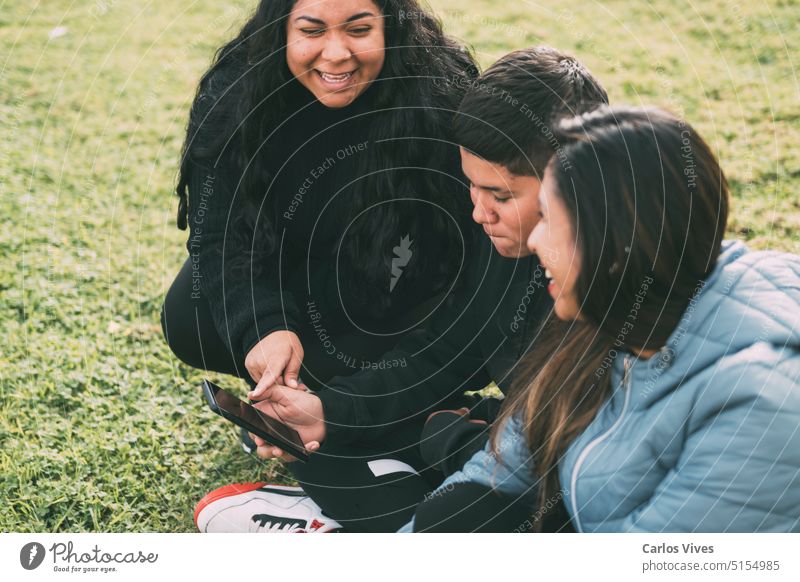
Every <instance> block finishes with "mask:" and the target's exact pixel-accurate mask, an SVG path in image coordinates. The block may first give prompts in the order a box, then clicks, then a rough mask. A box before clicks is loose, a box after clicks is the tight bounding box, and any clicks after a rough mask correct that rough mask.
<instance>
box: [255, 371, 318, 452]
mask: <svg viewBox="0 0 800 582" xmlns="http://www.w3.org/2000/svg"><path fill="white" fill-rule="evenodd" d="M253 406H255V407H256V408H258V409H259V410H260V411H261V412H263V413H264V414H266V415H267V416H270V417H272V418H274V419H275V420H279V421H280V422H282V423H283V424H285V425H287V426H289V427H290V428H293V429H294V430H296V431H297V432H298V434H299V435H300V439H301V440H302V441H303V444H304V445H305V447H306V449H307V450H308V451H312V452H313V451H316V450H318V449H319V447H320V444H321V443H322V441H324V440H325V414H324V412H323V410H322V401H321V400H320V399H319V397H317V396H314V395H313V394H311V393H310V392H305V391H303V390H296V389H292V388H289V387H287V386H280V385H274V386H272V387H270V388H268V389H267V390H266V391H265V393H264V400H262V401H260V402H256V403H255V404H254V405H253ZM253 440H254V441H255V443H256V446H257V447H258V448H257V449H256V454H257V455H258V456H259V457H260V458H261V459H272V458H279V459H282V460H284V461H296V460H297V459H295V458H294V457H292V456H291V455H288V454H286V453H284V452H283V450H282V449H281V448H280V447H276V446H274V445H271V444H269V443H267V442H266V441H265V440H263V439H261V438H260V437H257V436H255V435H253Z"/></svg>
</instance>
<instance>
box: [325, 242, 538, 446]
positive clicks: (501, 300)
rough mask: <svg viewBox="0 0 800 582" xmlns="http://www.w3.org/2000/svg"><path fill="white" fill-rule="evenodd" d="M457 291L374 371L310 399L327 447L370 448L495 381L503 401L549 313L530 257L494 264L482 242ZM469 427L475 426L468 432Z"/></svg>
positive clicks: (487, 245) (486, 244)
mask: <svg viewBox="0 0 800 582" xmlns="http://www.w3.org/2000/svg"><path fill="white" fill-rule="evenodd" d="M467 258H468V260H467V262H466V263H465V265H464V270H463V272H462V276H463V279H464V285H463V286H462V287H461V288H460V289H459V290H458V291H457V292H456V293H454V294H453V295H452V296H451V297H450V298H449V300H448V304H447V305H446V306H442V307H441V308H440V309H439V310H438V311H437V313H436V314H435V316H434V317H432V318H431V320H430V322H429V323H428V324H427V325H426V327H425V329H423V330H418V331H417V332H415V333H413V334H411V335H409V336H407V337H406V338H404V339H403V340H402V341H401V342H400V343H399V344H398V345H397V347H396V348H395V349H394V350H392V351H391V352H389V353H387V354H386V355H385V356H384V359H383V361H382V364H383V368H384V369H381V363H379V364H378V369H375V370H369V371H364V372H360V373H358V374H355V375H353V376H349V377H337V378H334V379H333V380H332V381H331V382H329V387H328V388H327V389H325V390H323V391H320V392H318V393H317V395H318V396H319V397H320V399H321V400H322V404H323V408H324V412H325V420H326V424H327V433H328V434H327V440H328V441H331V442H336V443H346V442H353V441H357V440H371V439H377V438H380V437H381V436H382V435H384V434H386V433H387V432H388V431H391V430H392V428H393V426H395V425H396V423H400V422H406V421H408V420H409V419H413V418H416V417H420V416H423V415H427V414H429V413H430V412H432V411H435V410H440V409H442V408H448V407H449V406H451V405H452V402H454V401H455V400H454V398H456V397H458V396H459V395H460V394H463V392H464V391H470V390H480V389H482V388H484V387H485V386H487V385H488V384H489V382H490V381H494V382H495V383H496V384H497V386H498V387H499V388H500V390H501V391H503V393H506V392H507V391H508V390H509V388H510V387H511V383H512V381H513V380H514V377H515V368H516V367H517V364H519V362H520V359H521V358H522V356H523V355H524V354H525V353H527V352H528V351H529V349H530V348H531V345H532V343H533V342H534V341H535V340H536V337H537V333H538V331H539V328H540V325H541V322H542V321H544V318H545V317H546V315H547V314H548V313H549V312H550V310H551V309H552V305H553V302H552V299H551V298H550V296H549V294H548V293H547V288H546V287H547V284H546V281H545V277H544V268H543V267H542V266H541V265H540V263H539V261H538V258H537V257H535V256H532V257H527V258H523V259H508V258H504V257H502V256H500V255H499V254H498V253H497V252H496V251H495V250H494V247H493V245H492V243H491V241H490V240H489V238H488V237H486V236H485V235H483V234H481V236H479V237H476V238H475V239H474V241H473V243H472V245H471V247H470V252H469V253H468V254H467ZM472 426H473V427H474V426H475V425H472Z"/></svg>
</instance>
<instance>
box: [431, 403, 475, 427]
mask: <svg viewBox="0 0 800 582" xmlns="http://www.w3.org/2000/svg"><path fill="white" fill-rule="evenodd" d="M443 412H452V413H453V414H457V415H459V416H466V417H467V418H469V408H467V407H466V406H463V407H461V408H459V409H458V410H437V411H436V412H431V413H430V414H429V415H428V418H427V420H426V421H425V422H428V421H430V419H432V418H433V417H434V416H436V415H437V414H441V413H443ZM469 422H471V423H472V424H486V421H485V420H479V419H477V418H469Z"/></svg>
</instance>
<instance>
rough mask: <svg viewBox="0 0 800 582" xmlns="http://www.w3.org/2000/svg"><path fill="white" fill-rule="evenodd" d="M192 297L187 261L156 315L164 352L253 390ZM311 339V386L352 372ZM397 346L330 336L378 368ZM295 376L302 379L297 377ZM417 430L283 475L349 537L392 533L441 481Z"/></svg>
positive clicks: (327, 453) (403, 429)
mask: <svg viewBox="0 0 800 582" xmlns="http://www.w3.org/2000/svg"><path fill="white" fill-rule="evenodd" d="M192 292H193V289H192V272H191V264H190V262H189V261H188V260H187V262H186V263H185V264H184V265H183V267H182V268H181V270H180V272H179V273H178V276H177V277H176V279H175V281H174V283H173V284H172V286H171V287H170V289H169V291H168V292H167V296H166V299H165V301H164V306H163V308H162V311H161V325H162V329H163V332H164V337H165V339H166V341H167V343H168V345H169V346H170V349H172V351H173V352H174V354H175V355H176V356H177V357H178V358H179V359H180V360H181V361H183V362H184V363H186V364H188V365H189V366H192V367H195V368H199V369H203V370H211V371H214V372H220V373H223V374H230V375H233V376H238V377H240V378H244V379H245V380H246V381H247V382H248V383H249V384H250V385H251V386H255V382H254V381H253V380H252V379H251V378H250V375H249V374H248V373H247V370H246V369H245V367H244V360H243V358H242V357H239V358H237V357H236V356H235V355H234V353H235V350H232V349H231V348H230V346H229V345H226V342H225V341H223V339H222V338H221V337H220V336H219V334H218V333H217V331H216V329H215V327H214V322H213V320H212V318H211V311H210V310H209V307H208V303H207V302H206V301H205V300H199V301H198V300H190V297H191V293H192ZM409 316H410V317H415V316H417V314H409ZM314 333H315V332H314V331H313V329H311V328H309V330H307V333H304V331H303V330H302V329H301V333H300V341H301V342H302V344H303V348H304V351H305V357H304V362H303V368H304V369H305V368H306V366H308V367H310V368H312V369H313V376H314V377H316V378H318V379H319V378H322V379H328V378H330V377H333V376H335V375H348V374H350V373H353V372H354V371H357V370H353V369H352V368H350V367H348V366H347V365H342V362H341V361H337V360H336V359H334V358H330V356H329V355H327V354H325V353H324V351H323V350H322V349H321V348H319V346H320V344H319V342H318V341H316V339H317V338H316V337H315V336H314V335H312V334H314ZM304 335H305V337H304ZM397 339H398V338H396V337H395V338H394V339H391V338H388V339H384V340H380V339H379V338H376V337H375V336H374V335H367V334H363V335H359V334H357V333H349V334H343V335H340V336H337V338H336V342H337V345H339V346H342V347H343V348H344V349H347V350H349V353H358V354H360V355H363V357H364V359H372V360H377V359H379V358H380V356H382V355H383V353H385V352H386V351H388V350H389V349H390V348H391V347H392V346H393V345H394V343H395V342H396V341H397ZM300 375H301V377H303V371H302V370H301V374H300ZM309 375H311V374H309ZM304 380H305V379H304ZM306 383H308V381H307V380H306ZM311 387H312V388H319V386H311ZM421 430H422V425H421V421H418V422H412V421H409V422H407V423H404V424H402V425H399V427H398V429H397V430H396V431H394V432H393V433H392V434H390V435H389V436H388V437H387V438H385V439H382V440H381V442H376V443H369V444H363V445H356V446H349V447H346V448H345V449H341V448H339V449H337V448H336V447H332V446H327V445H325V444H323V446H322V448H321V449H320V451H318V452H317V453H315V454H314V455H312V456H311V460H309V461H308V462H307V463H299V462H297V463H289V464H288V465H287V467H288V468H289V470H290V471H291V473H292V474H293V475H294V477H295V478H296V479H297V481H298V482H299V483H300V485H301V486H302V487H303V488H304V489H305V491H306V492H307V493H308V494H309V496H310V497H311V498H312V499H314V501H315V502H317V503H318V504H319V505H320V507H322V509H323V510H324V511H325V512H326V513H327V514H328V515H330V516H331V517H333V518H334V519H336V520H337V521H339V522H340V523H342V525H344V526H345V527H346V529H347V530H348V531H361V532H384V531H396V530H397V529H398V528H399V527H400V526H402V525H403V524H405V523H407V522H408V521H409V520H410V519H411V517H412V516H413V514H414V509H415V508H416V506H417V505H418V504H419V503H420V502H421V501H422V500H423V499H424V497H425V494H426V493H427V492H428V491H430V490H431V489H433V488H434V487H436V486H437V485H438V484H439V483H440V482H441V481H442V479H443V475H442V473H440V472H438V471H434V470H432V469H429V468H427V467H426V465H425V463H424V462H423V460H422V457H421V456H420V453H419V440H420V434H421Z"/></svg>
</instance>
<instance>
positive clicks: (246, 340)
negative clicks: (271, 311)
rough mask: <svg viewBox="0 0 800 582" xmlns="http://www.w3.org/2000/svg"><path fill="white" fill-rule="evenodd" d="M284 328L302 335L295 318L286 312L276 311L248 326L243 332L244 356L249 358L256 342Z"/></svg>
mask: <svg viewBox="0 0 800 582" xmlns="http://www.w3.org/2000/svg"><path fill="white" fill-rule="evenodd" d="M282 330H286V331H291V332H294V333H295V334H297V336H298V337H299V336H300V332H299V330H298V326H297V324H296V323H295V320H294V318H290V317H289V316H288V315H286V314H283V313H276V314H275V315H269V316H266V317H261V318H259V319H258V321H257V322H254V323H253V325H252V326H250V327H248V328H247V329H246V330H245V331H244V333H242V348H243V349H244V352H243V355H244V357H245V358H247V354H249V353H250V350H252V349H253V348H254V347H256V344H258V342H260V341H261V340H262V339H264V338H265V337H267V336H268V335H269V334H271V333H273V332H276V331H282Z"/></svg>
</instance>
